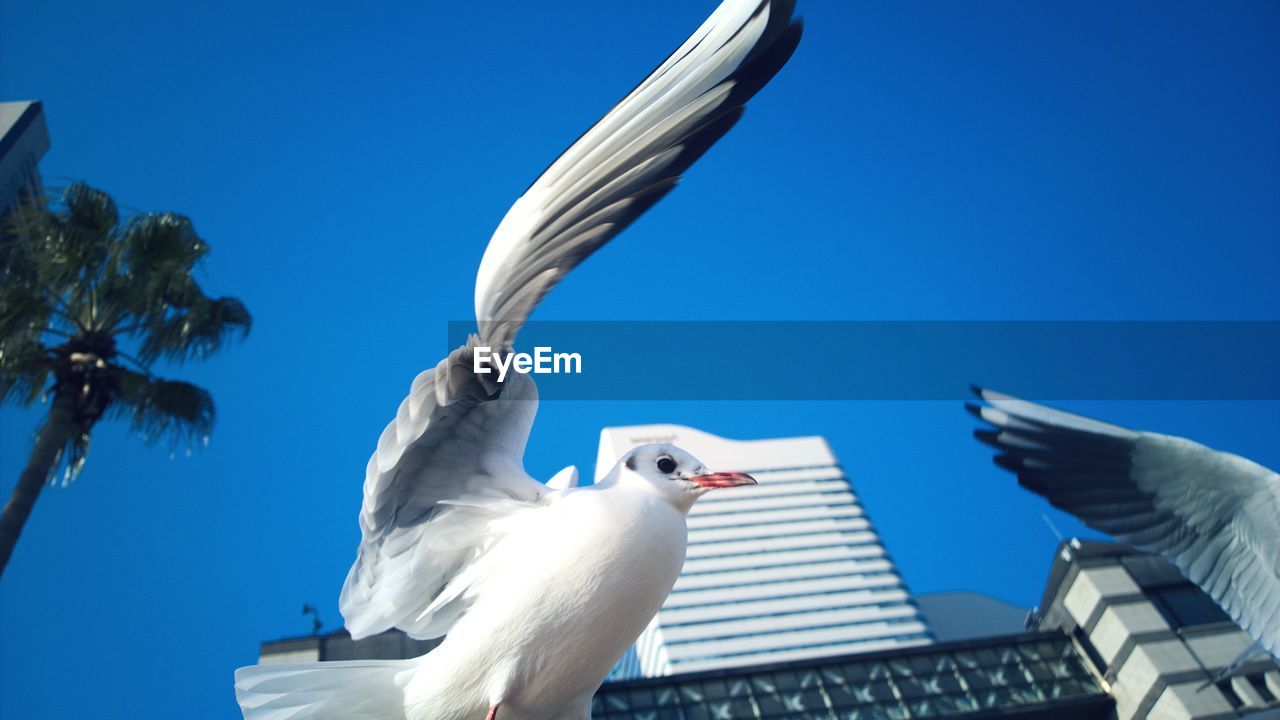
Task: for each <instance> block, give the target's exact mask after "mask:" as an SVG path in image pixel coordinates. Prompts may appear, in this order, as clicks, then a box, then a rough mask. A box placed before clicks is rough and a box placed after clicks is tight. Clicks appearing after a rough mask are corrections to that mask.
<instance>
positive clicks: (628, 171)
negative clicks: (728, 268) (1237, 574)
mask: <svg viewBox="0 0 1280 720" xmlns="http://www.w3.org/2000/svg"><path fill="white" fill-rule="evenodd" d="M793 10H794V2H793V1H792V0H725V2H723V3H721V5H720V6H719V7H718V8H717V9H716V11H715V12H714V13H712V15H711V16H710V17H709V18H707V20H706V22H704V23H703V24H702V26H701V27H699V28H698V30H697V31H695V32H694V34H693V35H692V36H691V37H690V38H689V39H688V40H687V41H686V42H685V43H684V44H683V45H681V46H680V47H679V48H678V49H677V50H676V52H675V53H673V54H672V55H671V56H670V57H668V58H667V60H666V61H664V62H663V63H662V64H661V65H659V66H658V68H657V69H656V70H654V72H653V73H651V74H650V75H649V76H648V77H647V78H645V80H644V81H643V82H641V83H640V84H639V85H638V86H636V88H635V89H634V90H632V91H631V93H630V94H628V95H627V96H626V97H625V98H623V99H622V101H621V102H619V103H618V104H617V105H616V106H615V107H614V108H613V109H612V110H610V111H609V112H608V113H607V114H606V115H605V116H604V117H603V118H601V120H600V121H599V122H598V123H596V124H595V125H594V126H593V127H592V128H591V129H589V130H588V131H587V132H586V133H584V134H583V135H582V137H580V138H579V139H578V140H577V141H576V142H575V143H574V144H573V145H572V146H570V147H569V149H568V150H566V151H564V153H562V154H561V155H560V157H559V158H557V159H556V161H555V162H553V163H552V164H551V166H550V167H548V168H547V169H546V171H544V172H543V174H542V175H541V176H540V177H539V178H538V179H537V180H536V181H534V183H533V184H532V185H531V186H530V187H529V189H528V190H527V191H525V194H524V195H523V196H521V197H520V199H518V200H517V201H516V202H515V204H514V205H513V206H512V207H511V210H509V211H508V212H507V215H506V217H504V218H503V220H502V222H501V223H500V224H499V225H498V229H497V230H496V231H495V232H494V234H493V238H492V239H490V241H489V246H488V248H486V250H485V254H484V258H483V259H482V260H481V263H480V271H479V274H478V275H477V278H476V320H477V321H478V322H479V324H480V336H481V338H482V340H483V341H484V343H485V344H487V345H489V346H491V347H496V348H506V347H509V346H510V345H511V342H512V340H513V339H514V337H515V334H516V332H518V331H519V328H520V326H521V325H523V324H524V322H525V321H526V320H527V319H528V317H529V315H530V314H531V313H532V312H533V308H534V307H535V306H536V305H537V303H538V302H539V301H540V300H541V299H542V297H543V296H545V295H546V293H547V292H549V291H550V290H551V288H552V287H554V286H555V285H556V283H558V282H559V281H560V279H561V278H562V277H563V276H564V275H565V274H566V273H568V272H569V271H570V270H572V269H573V268H574V267H576V266H577V265H578V264H579V263H581V262H582V261H583V260H585V259H586V258H587V257H588V256H589V255H591V253H593V252H595V251H596V250H598V249H599V248H600V247H601V246H603V245H604V244H605V243H607V242H609V240H611V239H613V237H614V236H616V235H617V234H618V233H620V232H622V230H623V229H625V228H626V227H627V226H628V225H630V224H631V223H632V222H634V221H635V220H636V218H638V217H640V215H642V214H643V213H644V212H645V211H646V210H648V209H649V208H650V207H651V206H652V205H653V204H654V203H656V202H657V201H658V200H660V199H661V198H662V197H663V196H664V195H666V193H667V192H669V191H670V190H671V189H672V188H673V187H674V186H675V184H676V182H677V180H678V179H679V177H680V175H681V174H682V173H683V172H684V171H685V170H687V169H688V168H689V166H690V165H692V164H693V163H694V162H695V161H696V160H697V159H698V158H699V157H701V155H702V154H703V153H704V152H706V150H707V149H709V148H710V147H711V145H712V144H714V143H715V142H716V141H717V140H718V139H720V137H722V136H723V135H724V134H725V133H726V132H728V131H729V129H730V128H731V127H732V126H733V125H734V123H736V122H737V120H738V118H739V117H741V115H742V109H743V105H744V104H745V103H746V102H747V100H749V99H750V98H751V96H752V95H754V94H755V93H756V92H757V91H758V90H759V89H760V88H761V87H763V86H764V84H765V83H766V82H767V81H768V80H769V79H770V78H771V77H773V75H774V74H776V73H777V71H778V70H779V69H781V67H782V66H783V65H784V64H785V63H786V61H787V60H788V59H789V58H790V56H791V54H792V52H793V51H794V50H795V47H796V44H797V43H798V42H799V40H800V34H801V26H800V23H799V22H798V21H796V20H793V19H792V13H793Z"/></svg>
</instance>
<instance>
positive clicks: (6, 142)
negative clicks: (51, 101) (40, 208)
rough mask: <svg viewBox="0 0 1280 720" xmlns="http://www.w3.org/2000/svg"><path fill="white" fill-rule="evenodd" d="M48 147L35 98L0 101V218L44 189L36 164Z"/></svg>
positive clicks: (47, 130) (41, 112) (38, 104)
mask: <svg viewBox="0 0 1280 720" xmlns="http://www.w3.org/2000/svg"><path fill="white" fill-rule="evenodd" d="M48 149H49V129H48V128H47V127H46V126H45V122H44V110H43V108H42V107H41V105H40V103H39V102H38V101H24V102H4V103H0V218H3V217H4V216H5V215H7V214H8V212H9V211H10V210H12V209H13V208H15V207H17V206H18V204H20V203H22V202H26V201H28V200H33V199H39V198H40V197H41V195H42V194H43V192H44V189H43V187H42V186H41V183H40V172H39V170H38V169H37V166H38V165H39V163H40V158H42V157H44V154H45V152H46V151H48Z"/></svg>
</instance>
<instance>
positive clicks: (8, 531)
mask: <svg viewBox="0 0 1280 720" xmlns="http://www.w3.org/2000/svg"><path fill="white" fill-rule="evenodd" d="M75 409H76V395H75V392H74V391H73V390H71V389H66V390H64V389H62V388H59V389H58V391H57V393H56V394H55V395H54V398H53V407H51V408H49V417H48V418H46V419H45V423H44V427H42V428H40V434H39V435H38V436H37V437H36V444H35V447H33V448H32V449H31V457H30V459H28V460H27V467H26V469H25V470H23V471H22V476H21V477H19V478H18V485H17V486H16V487H14V488H13V493H12V494H11V495H9V501H8V502H6V503H5V504H4V511H3V512H2V513H0V575H3V574H4V569H5V566H7V565H8V564H9V556H10V555H12V554H13V546H14V545H16V544H17V543H18V535H20V534H21V533H22V526H23V525H26V524H27V518H28V517H30V516H31V509H32V508H33V507H35V504H36V498H38V497H40V491H41V490H43V489H44V486H45V484H47V483H48V481H49V474H50V473H51V472H53V469H54V465H55V464H56V463H57V462H58V458H59V453H60V452H61V451H62V448H64V447H66V445H67V438H68V437H69V436H70V435H71V424H72V422H73V421H74V419H75Z"/></svg>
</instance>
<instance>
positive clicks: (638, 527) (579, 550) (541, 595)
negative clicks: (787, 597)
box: [415, 486, 687, 720]
mask: <svg viewBox="0 0 1280 720" xmlns="http://www.w3.org/2000/svg"><path fill="white" fill-rule="evenodd" d="M513 521H514V522H515V523H516V525H515V526H513V527H512V528H511V529H510V531H509V532H508V533H507V534H506V536H505V537H504V538H503V539H502V540H500V541H499V542H498V543H497V544H495V545H494V547H492V548H491V549H490V550H489V552H488V553H487V554H491V555H490V557H488V558H486V560H488V561H491V562H492V565H491V566H490V568H491V570H490V571H489V572H486V573H485V575H486V577H485V578H484V579H483V580H482V581H480V582H479V583H478V584H477V586H475V587H474V588H473V593H474V597H475V602H474V604H473V605H472V606H471V607H470V608H469V609H468V611H467V613H466V614H465V615H464V616H463V617H462V618H461V619H459V620H458V622H457V623H456V624H455V625H454V626H453V628H452V629H451V630H450V632H449V635H448V636H447V637H446V638H445V641H444V642H443V643H442V644H441V645H440V647H438V648H437V649H436V650H435V651H433V652H432V653H431V654H430V655H428V656H427V660H428V662H427V664H426V665H424V667H423V673H422V674H423V675H428V674H429V675H431V676H434V677H435V678H437V681H436V682H432V683H431V684H432V685H433V686H434V687H433V690H434V691H435V692H438V693H440V694H442V695H443V694H448V695H452V696H453V697H454V699H455V700H456V699H457V694H459V693H460V694H464V695H473V694H477V693H478V694H479V695H487V694H490V693H492V692H494V688H495V686H499V687H500V688H501V694H502V695H503V697H504V698H505V699H504V701H503V708H504V710H506V711H507V712H508V713H509V714H508V717H511V718H513V720H514V718H517V717H520V718H523V717H529V718H538V717H542V716H544V714H545V715H548V716H549V715H551V714H553V713H557V712H560V711H561V710H563V709H564V704H565V703H566V702H567V701H570V700H580V699H581V698H582V697H583V696H585V697H588V698H589V697H590V693H591V692H592V691H593V690H594V689H595V688H596V687H597V686H598V685H599V684H600V683H601V682H602V681H603V680H604V678H605V676H606V675H607V674H608V672H609V670H610V668H612V666H613V664H614V663H616V662H617V660H618V658H620V657H621V656H622V653H623V652H625V651H626V649H627V647H628V646H629V645H630V644H631V643H632V642H634V640H635V638H636V636H637V635H639V634H640V632H641V631H642V630H643V629H644V627H645V625H647V624H648V622H649V620H650V619H651V618H652V617H653V615H654V614H655V613H656V612H657V611H658V609H659V608H660V607H661V606H662V603H663V601H665V600H666V598H667V595H668V594H669V593H670V591H671V588H672V586H673V585H674V584H675V581H676V578H677V577H678V576H679V574H680V568H681V566H682V565H683V564H684V553H685V544H686V538H687V529H686V525H685V516H684V514H683V513H681V512H680V511H679V510H677V509H676V508H674V507H673V506H671V505H670V504H669V503H667V502H665V501H663V500H661V499H660V498H657V497H654V496H652V495H649V494H647V493H642V492H635V491H629V490H626V489H624V488H619V487H616V486H615V487H612V488H608V489H606V488H584V489H581V490H576V491H572V492H569V493H565V494H564V495H563V496H560V497H557V498H556V499H555V500H554V501H553V502H552V503H550V504H549V505H548V506H546V507H544V508H538V509H536V510H531V511H529V512H528V513H525V514H524V516H523V517H520V518H513ZM428 665H429V666H430V667H428ZM441 678H449V680H448V681H447V683H446V684H447V685H448V687H446V686H445V685H442V684H439V679H441ZM424 680H425V678H424ZM415 684H416V683H415ZM433 694H434V693H433ZM480 702H481V704H483V703H487V702H488V698H487V697H485V698H483V699H481V700H480Z"/></svg>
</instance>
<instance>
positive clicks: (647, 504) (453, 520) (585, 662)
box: [235, 0, 801, 720]
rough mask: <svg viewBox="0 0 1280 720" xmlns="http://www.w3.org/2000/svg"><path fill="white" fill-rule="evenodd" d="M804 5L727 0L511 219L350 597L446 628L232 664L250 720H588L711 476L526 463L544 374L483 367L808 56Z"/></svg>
mask: <svg viewBox="0 0 1280 720" xmlns="http://www.w3.org/2000/svg"><path fill="white" fill-rule="evenodd" d="M793 6H794V2H793V1H792V0H725V2H723V3H722V4H721V5H720V6H719V7H718V8H717V9H716V10H715V12H714V13H713V14H712V15H711V16H710V17H709V18H708V19H707V21H706V22H705V23H703V24H702V26H701V27H699V28H698V29H697V31H695V32H694V34H693V35H692V36H691V37H690V38H689V39H688V40H687V41H686V42H685V43H684V44H683V45H681V46H680V47H679V48H678V49H677V50H676V51H675V53H673V54H672V55H671V57H669V58H667V60H666V61H665V62H663V63H662V64H661V65H659V66H658V68H657V69H656V70H654V71H653V73H652V74H651V75H649V77H647V78H646V79H645V80H644V81H643V82H641V83H640V85H639V86H637V87H636V88H635V89H634V90H632V91H631V93H630V94H628V95H627V96H626V97H625V98H624V99H623V100H622V101H621V102H620V103H618V105H617V106H615V107H614V108H613V109H612V110H610V111H609V113H608V114H606V115H605V116H604V117H603V118H602V119H601V120H600V121H599V122H598V123H596V125H595V126H594V127H592V128H591V129H590V130H588V131H587V132H586V134H584V135H583V136H582V137H581V138H580V139H579V140H578V141H577V142H575V143H574V144H573V145H572V146H571V147H570V148H569V149H568V150H566V151H565V152H564V154H562V155H561V156H560V157H559V159H557V160H556V161H555V162H554V163H552V165H551V166H550V167H549V168H547V170H546V171H545V172H543V174H542V175H541V176H540V177H539V178H538V180H537V181H536V182H534V183H533V185H532V186H531V187H530V188H529V189H528V190H527V191H526V192H525V194H524V195H523V196H522V197H521V198H520V199H519V200H517V201H516V203H515V205H513V206H512V208H511V209H510V210H509V211H508V212H507V215H506V217H505V218H503V220H502V222H501V224H500V225H499V226H498V229H497V231H496V232H495V233H494V235H493V238H492V239H491V240H490V241H489V246H488V248H487V249H486V250H485V253H484V258H483V259H482V261H481V263H480V270H479V275H478V277H477V279H476V300H475V301H476V320H477V322H478V324H479V335H478V336H472V337H471V338H470V339H469V340H468V342H467V343H466V344H465V345H463V346H462V347H460V348H458V349H456V350H454V351H453V352H452V353H450V354H449V356H448V357H447V358H445V359H444V360H442V361H440V363H439V364H438V365H437V366H436V367H435V368H433V369H431V370H427V371H426V372H423V373H422V374H420V375H419V376H418V377H417V378H415V379H414V381H413V384H412V387H411V388H410V391H409V396H408V397H407V398H405V399H404V401H403V402H402V403H401V404H400V409H399V412H398V413H397V414H396V418H395V420H394V421H392V422H391V423H390V424H389V425H388V426H387V428H386V430H385V431H384V432H383V433H382V436H381V438H380V439H379V441H378V448H377V451H376V452H375V453H374V454H373V457H372V458H370V460H369V465H368V468H367V469H366V474H365V483H364V502H363V506H362V508H361V511H360V529H361V532H362V539H361V542H360V546H359V550H358V552H357V557H356V561H355V564H354V565H353V566H352V568H351V571H350V573H349V574H348V575H347V580H346V584H345V585H344V586H343V588H342V595H341V598H340V601H339V604H340V606H341V609H342V614H343V617H344V618H345V620H346V626H347V629H348V630H349V631H350V632H351V635H352V637H354V638H361V637H366V636H369V635H372V634H375V633H378V632H382V631H384V630H387V629H389V628H399V629H401V630H403V631H405V632H406V633H408V634H409V635H410V636H412V637H415V638H420V639H426V638H436V637H440V636H446V633H447V636H446V637H445V638H444V640H443V641H442V642H441V644H440V645H439V646H437V647H436V648H435V649H434V650H432V651H431V652H429V653H427V654H426V655H423V656H422V657H419V658H414V659H410V660H388V661H384V660H366V661H354V662H322V663H302V664H291V665H258V666H253V667H246V668H241V669H240V670H238V671H237V672H236V682H235V688H236V699H237V700H238V701H239V703H240V707H241V709H242V711H243V712H244V716H245V718H246V719H247V720H301V719H302V718H335V719H336V718H342V719H344V720H346V719H349V718H366V719H368V720H393V719H395V720H399V719H404V720H484V719H485V718H487V719H488V720H495V718H496V719H497V720H585V719H587V718H590V716H591V697H592V695H593V694H594V692H595V690H596V689H597V688H598V687H599V685H600V683H601V682H603V680H604V678H605V676H606V675H607V673H608V672H609V670H610V668H611V667H612V666H613V665H614V663H615V662H616V661H617V660H618V659H619V658H620V657H621V656H622V654H623V652H624V651H625V650H626V649H627V647H628V646H629V645H630V644H631V642H632V641H633V640H634V639H635V638H636V636H637V635H639V633H640V631H641V630H643V629H644V627H645V625H646V624H647V623H648V621H649V619H650V618H651V617H652V616H653V614H654V613H655V612H657V610H658V608H659V607H660V606H661V605H662V602H663V601H664V600H665V599H666V597H667V594H668V593H669V592H670V590H671V587H672V585H673V584H674V583H675V580H676V577H677V576H678V575H679V572H680V568H681V566H682V564H683V562H684V553H685V539H686V529H685V515H686V513H687V512H688V511H689V508H690V507H691V506H692V505H693V502H694V501H695V500H696V499H697V498H698V497H700V496H701V495H703V494H704V493H706V492H708V491H709V490H711V489H713V488H718V487H732V486H736V485H745V484H751V483H754V482H755V481H754V480H752V479H751V478H750V477H749V476H747V475H743V474H739V473H713V472H710V471H708V470H707V469H706V468H705V467H703V465H702V464H701V463H699V462H698V461H697V460H696V459H695V458H693V457H692V456H690V455H689V454H688V453H686V452H684V451H682V450H680V449H678V448H675V447H672V446H669V445H646V446H642V447H639V448H636V449H634V450H632V451H631V452H630V453H628V454H627V455H625V456H624V457H623V458H622V460H621V461H620V462H619V463H618V465H617V466H616V467H614V468H613V470H612V471H611V472H610V473H609V474H608V476H606V477H605V478H604V479H603V480H602V481H601V482H600V483H598V484H597V485H594V486H591V487H586V488H574V487H567V486H568V485H572V484H574V483H572V482H571V481H572V479H573V475H574V473H573V471H572V470H570V469H566V470H565V471H562V472H561V473H559V474H557V476H556V481H557V482H556V485H559V486H562V487H563V489H555V488H554V487H548V486H547V485H543V484H542V483H539V482H538V481H536V480H534V479H533V478H531V477H530V476H529V475H527V474H526V473H525V471H524V467H523V464H524V463H523V454H524V447H525V442H526V441H527V439H528V436H529V428H530V425H531V424H532V422H533V417H534V413H535V411H536V408H537V390H536V388H535V386H534V383H533V381H532V380H531V379H530V378H529V377H528V376H527V375H523V374H517V373H513V374H511V375H509V376H508V377H507V379H506V380H505V382H502V383H498V382H496V380H495V379H494V378H495V376H494V375H483V374H476V373H474V372H473V367H472V358H473V350H474V348H476V347H491V348H493V349H494V350H495V351H498V352H509V351H510V349H511V347H512V342H513V340H514V338H515V334H516V332H517V331H518V330H519V329H520V327H521V326H522V325H523V324H524V322H525V320H526V319H527V318H528V317H529V315H530V313H532V312H533V309H534V307H535V306H536V305H537V303H538V301H539V300H540V299H541V298H542V297H543V296H544V295H545V294H546V293H547V292H548V291H549V290H550V289H551V288H552V287H553V286H554V285H555V284H556V283H557V282H558V281H559V280H560V278H562V277H563V276H564V275H565V273H567V272H569V271H570V270H571V269H573V268H574V267H575V266H576V265H578V264H579V263H580V262H582V261H583V260H584V259H585V258H586V257H587V256H588V255H590V254H591V253H592V252H594V251H595V250H596V249H598V248H599V247H601V246H602V245H603V244H604V243H606V242H608V241H609V240H610V239H612V238H613V237H614V236H615V235H617V234H618V233H619V232H621V231H622V229H623V228H625V227H626V226H627V225H628V224H630V223H631V222H632V221H634V220H635V219H636V218H637V217H638V216H639V215H640V214H641V213H643V212H644V211H645V210H646V209H648V208H649V207H650V206H652V205H653V204H654V203H655V202H657V201H658V199H659V198H661V197H662V196H663V195H665V194H666V193H667V192H668V191H670V190H671V188H672V187H674V186H675V184H676V181H677V180H678V179H679V176H680V174H681V173H682V172H684V170H685V169H687V168H688V167H689V166H690V165H691V164H692V163H693V162H694V160H696V159H697V158H698V157H699V156H700V155H701V154H702V153H703V152H705V151H706V150H707V149H708V148H709V147H710V146H711V145H712V144H713V143H714V142H715V141H716V140H718V139H719V138H720V137H721V136H722V135H724V134H725V133H726V132H727V131H728V130H729V128H730V127H732V126H733V124H734V123H735V122H736V121H737V120H738V119H739V117H741V115H742V112H743V105H744V103H745V102H746V101H747V100H748V99H749V98H750V97H751V96H752V95H754V94H755V92H756V91H758V90H759V89H760V88H761V87H762V86H763V85H764V84H765V83H766V82H768V81H769V79H770V78H772V77H773V75H774V74H775V73H776V72H777V71H778V70H779V69H781V67H782V66H783V65H784V64H785V63H786V61H787V60H788V59H789V58H790V56H791V54H792V52H793V51H794V50H795V47H796V45H797V43H798V42H799V40H800V34H801V26H800V23H799V21H798V20H795V19H793V18H792V12H793Z"/></svg>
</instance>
